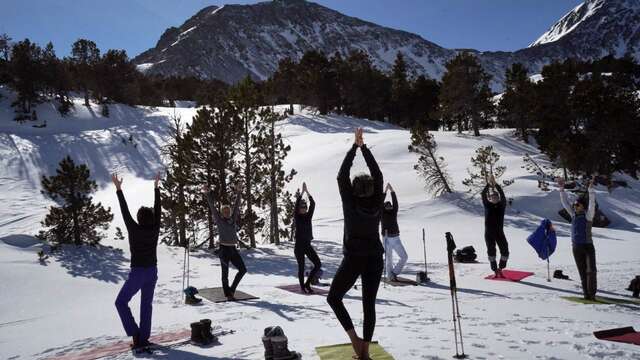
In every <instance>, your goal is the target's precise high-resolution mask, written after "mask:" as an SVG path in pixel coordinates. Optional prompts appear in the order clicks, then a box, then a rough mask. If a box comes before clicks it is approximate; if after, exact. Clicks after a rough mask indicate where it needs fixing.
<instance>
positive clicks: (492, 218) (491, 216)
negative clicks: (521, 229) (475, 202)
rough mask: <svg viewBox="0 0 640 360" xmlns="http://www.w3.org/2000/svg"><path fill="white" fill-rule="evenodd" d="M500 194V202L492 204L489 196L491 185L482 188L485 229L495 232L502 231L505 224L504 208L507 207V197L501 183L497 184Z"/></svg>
mask: <svg viewBox="0 0 640 360" xmlns="http://www.w3.org/2000/svg"><path fill="white" fill-rule="evenodd" d="M496 190H498V193H499V194H500V202H498V203H497V204H492V203H491V202H490V201H489V198H488V192H489V185H487V186H485V187H484V190H482V204H483V205H484V231H485V232H489V233H495V232H499V231H502V228H503V226H504V210H505V208H506V207H507V199H506V198H505V197H504V192H503V191H502V187H501V186H500V185H496Z"/></svg>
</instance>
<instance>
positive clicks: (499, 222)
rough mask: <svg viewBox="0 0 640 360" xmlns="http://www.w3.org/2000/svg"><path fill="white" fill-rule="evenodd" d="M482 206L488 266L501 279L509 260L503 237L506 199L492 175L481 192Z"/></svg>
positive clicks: (505, 239) (507, 248) (505, 240)
mask: <svg viewBox="0 0 640 360" xmlns="http://www.w3.org/2000/svg"><path fill="white" fill-rule="evenodd" d="M482 204H483V205H484V241H485V242H486V243H487V255H488V256H489V264H490V265H491V270H492V271H493V272H495V274H496V277H503V275H502V269H504V268H505V267H507V260H509V243H507V238H506V237H505V236H504V211H505V208H506V207H507V199H506V198H505V196H504V192H503V191H502V187H500V185H498V184H496V179H495V178H494V177H493V175H491V178H490V179H489V181H488V182H487V186H485V187H484V190H482ZM496 244H497V245H498V248H499V249H500V264H499V266H498V264H496Z"/></svg>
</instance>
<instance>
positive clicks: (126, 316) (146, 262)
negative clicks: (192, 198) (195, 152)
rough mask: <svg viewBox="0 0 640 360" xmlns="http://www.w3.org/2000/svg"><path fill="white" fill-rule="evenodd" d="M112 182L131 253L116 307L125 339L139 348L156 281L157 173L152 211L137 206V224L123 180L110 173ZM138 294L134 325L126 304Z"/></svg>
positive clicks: (145, 343)
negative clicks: (128, 202)
mask: <svg viewBox="0 0 640 360" xmlns="http://www.w3.org/2000/svg"><path fill="white" fill-rule="evenodd" d="M111 180H112V181H113V184H114V185H115V186H116V194H117V195H118V201H119V202H120V211H121V212H122V217H123V218H124V223H125V225H126V227H127V233H128V235H129V249H130V250H131V271H130V272H129V277H128V278H127V280H126V281H125V282H124V285H122V289H120V292H119V293H118V297H117V298H116V303H115V304H116V309H117V310H118V315H119V316H120V320H122V326H124V330H125V332H126V333H127V336H131V337H132V338H133V344H132V345H131V347H132V348H133V349H140V348H144V347H147V346H148V345H149V336H150V335H151V313H152V309H153V308H152V303H153V292H154V290H155V288H156V281H157V280H158V268H157V266H156V265H157V255H156V248H157V246H158V236H159V234H160V213H161V211H160V190H159V189H158V182H159V181H160V174H158V175H156V179H155V183H154V186H155V190H154V192H155V199H154V204H153V209H151V208H148V207H144V206H142V207H140V209H138V213H137V216H136V218H137V220H138V221H137V222H136V221H134V220H133V218H132V217H131V213H129V208H128V207H127V201H126V200H125V198H124V194H123V193H122V178H120V179H118V175H117V174H113V176H111ZM138 291H140V292H141V297H140V326H138V325H137V324H136V321H135V319H134V318H133V315H132V314H131V309H130V308H129V301H131V298H132V297H133V296H134V295H135V294H136V293H137V292H138Z"/></svg>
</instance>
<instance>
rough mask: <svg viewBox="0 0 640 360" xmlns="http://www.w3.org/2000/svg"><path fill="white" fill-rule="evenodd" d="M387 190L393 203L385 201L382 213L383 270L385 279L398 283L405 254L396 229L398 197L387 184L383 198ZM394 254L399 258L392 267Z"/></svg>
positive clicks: (405, 259)
mask: <svg viewBox="0 0 640 360" xmlns="http://www.w3.org/2000/svg"><path fill="white" fill-rule="evenodd" d="M389 190H391V200H392V201H393V203H392V202H389V201H386V202H385V203H384V210H383V212H382V236H384V241H385V246H384V249H385V252H386V254H387V255H386V256H387V263H386V264H385V266H386V267H385V268H386V276H387V278H388V279H389V280H391V281H398V275H400V273H402V269H403V268H404V266H405V264H406V263H407V252H406V251H405V249H404V246H403V245H402V241H400V229H399V228H398V197H397V196H396V192H395V191H393V187H392V186H391V184H387V187H386V188H385V190H384V192H385V196H386V193H387V191H389ZM394 252H395V253H396V254H397V255H398V257H399V258H400V259H399V260H398V263H397V264H396V265H395V266H393V253H394Z"/></svg>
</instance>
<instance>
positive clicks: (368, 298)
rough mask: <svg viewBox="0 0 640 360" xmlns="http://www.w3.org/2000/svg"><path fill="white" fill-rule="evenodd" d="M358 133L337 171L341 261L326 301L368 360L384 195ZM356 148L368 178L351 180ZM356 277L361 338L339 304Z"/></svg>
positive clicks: (377, 172) (379, 273)
mask: <svg viewBox="0 0 640 360" xmlns="http://www.w3.org/2000/svg"><path fill="white" fill-rule="evenodd" d="M362 133H363V130H362V129H360V128H359V129H357V130H356V135H355V143H354V144H353V146H352V147H351V149H350V150H349V151H348V152H347V155H346V156H345V158H344V161H343V162H342V166H341V167H340V171H339V172H338V188H339V189H340V197H341V198H342V211H343V214H344V237H343V253H344V258H343V259H342V263H341V264H340V267H339V268H338V271H337V272H336V275H335V277H334V278H333V282H332V283H331V288H330V290H329V294H328V295H327V302H328V303H329V305H330V306H331V308H332V309H333V311H334V313H335V314H336V317H337V318H338V320H339V321H340V324H341V325H342V327H343V328H344V330H345V331H346V332H347V334H348V335H349V339H350V340H351V344H352V346H353V349H354V351H355V352H356V354H357V356H358V357H359V358H360V359H368V358H369V343H370V342H371V338H372V337H373V331H374V328H375V323H376V307H375V306H376V296H377V293H378V287H379V285H380V279H381V277H382V271H383V267H384V264H383V259H382V253H383V251H384V250H383V247H382V244H381V242H380V236H379V234H378V231H379V226H380V217H381V216H382V206H383V205H382V203H383V201H384V192H383V189H382V184H383V178H382V172H381V171H380V168H379V167H378V164H377V163H376V160H375V159H374V157H373V155H372V154H371V151H369V149H368V148H367V146H366V145H365V144H364V139H363V136H362ZM358 148H359V149H360V150H361V151H362V156H363V157H364V160H365V162H366V163H367V167H368V168H369V172H370V173H371V175H369V174H362V175H357V176H356V177H355V178H354V179H353V181H351V180H350V176H349V173H350V170H351V166H352V165H353V159H354V158H355V156H356V150H358ZM358 276H360V277H361V279H362V305H363V311H364V322H363V338H359V337H358V335H357V334H356V331H355V329H354V327H353V323H352V321H351V317H350V316H349V313H348V312H347V309H346V308H345V306H344V303H343V302H342V299H343V298H344V295H345V294H346V293H347V291H349V289H351V287H353V285H354V284H355V282H356V279H357V278H358Z"/></svg>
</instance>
